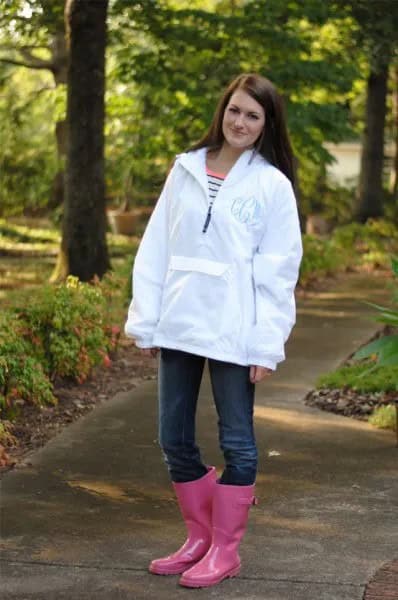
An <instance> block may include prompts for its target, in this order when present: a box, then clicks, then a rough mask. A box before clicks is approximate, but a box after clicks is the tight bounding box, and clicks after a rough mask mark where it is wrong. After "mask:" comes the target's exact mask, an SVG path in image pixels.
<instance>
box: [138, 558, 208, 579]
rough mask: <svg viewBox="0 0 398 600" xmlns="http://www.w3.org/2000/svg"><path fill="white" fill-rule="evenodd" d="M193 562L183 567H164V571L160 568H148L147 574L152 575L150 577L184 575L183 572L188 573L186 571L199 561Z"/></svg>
mask: <svg viewBox="0 0 398 600" xmlns="http://www.w3.org/2000/svg"><path fill="white" fill-rule="evenodd" d="M199 560H200V559H198V560H195V561H192V562H191V563H186V564H185V565H181V566H179V567H174V568H172V567H169V568H167V567H165V568H164V569H162V568H157V567H151V566H150V567H149V572H150V573H152V575H181V573H184V571H188V569H190V568H191V567H193V566H194V565H196V563H197V562H198V561H199Z"/></svg>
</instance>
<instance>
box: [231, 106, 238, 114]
mask: <svg viewBox="0 0 398 600" xmlns="http://www.w3.org/2000/svg"><path fill="white" fill-rule="evenodd" d="M229 112H233V113H237V112H239V110H238V109H237V108H233V107H232V106H231V107H230V109H229Z"/></svg>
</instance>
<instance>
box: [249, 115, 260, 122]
mask: <svg viewBox="0 0 398 600" xmlns="http://www.w3.org/2000/svg"><path fill="white" fill-rule="evenodd" d="M249 116H250V118H251V119H254V120H255V121H258V116H257V115H249Z"/></svg>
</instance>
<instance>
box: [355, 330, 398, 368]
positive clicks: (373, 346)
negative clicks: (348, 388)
mask: <svg viewBox="0 0 398 600" xmlns="http://www.w3.org/2000/svg"><path fill="white" fill-rule="evenodd" d="M373 354H378V355H380V356H386V357H387V356H389V355H390V354H391V355H396V356H397V361H398V335H388V336H386V337H383V338H379V339H377V340H375V341H373V342H370V344H367V345H366V346H364V347H363V348H361V349H360V350H358V352H356V353H355V354H354V356H353V358H355V359H362V358H368V357H369V356H372V355H373ZM390 364H393V363H390Z"/></svg>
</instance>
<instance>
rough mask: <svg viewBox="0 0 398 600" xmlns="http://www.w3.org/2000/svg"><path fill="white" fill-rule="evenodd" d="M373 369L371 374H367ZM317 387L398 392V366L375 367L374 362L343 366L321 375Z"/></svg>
mask: <svg viewBox="0 0 398 600" xmlns="http://www.w3.org/2000/svg"><path fill="white" fill-rule="evenodd" d="M370 369H372V370H371V371H370V372H368V373H367V371H369V370H370ZM316 387H317V388H321V387H327V388H332V389H339V388H344V387H349V388H352V389H353V390H356V391H359V392H390V391H395V390H398V366H390V367H374V363H373V362H369V361H367V362H362V363H358V364H353V365H349V366H343V367H340V368H339V369H337V370H336V371H333V372H332V373H327V374H325V375H321V377H319V378H318V380H317V382H316Z"/></svg>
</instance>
